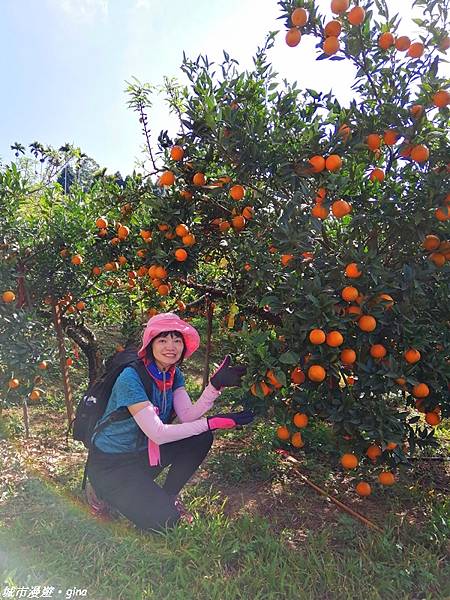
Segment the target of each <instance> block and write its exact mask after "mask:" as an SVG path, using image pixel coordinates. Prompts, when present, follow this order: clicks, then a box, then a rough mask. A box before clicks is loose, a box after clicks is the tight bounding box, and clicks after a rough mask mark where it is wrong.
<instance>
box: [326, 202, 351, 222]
mask: <svg viewBox="0 0 450 600" xmlns="http://www.w3.org/2000/svg"><path fill="white" fill-rule="evenodd" d="M351 210H352V207H351V206H350V204H349V203H348V202H346V201H345V200H336V201H335V202H333V204H332V205H331V212H332V213H333V215H334V216H335V217H336V218H337V219H342V217H345V215H348V214H350V212H351Z"/></svg>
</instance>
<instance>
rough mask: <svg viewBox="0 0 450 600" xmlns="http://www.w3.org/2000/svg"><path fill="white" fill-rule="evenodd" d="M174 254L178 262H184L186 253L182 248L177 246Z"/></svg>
mask: <svg viewBox="0 0 450 600" xmlns="http://www.w3.org/2000/svg"><path fill="white" fill-rule="evenodd" d="M174 255H175V258H176V259H177V261H178V262H184V261H185V260H186V259H187V257H188V253H187V252H186V250H185V249H184V248H177V249H176V250H175V252H174Z"/></svg>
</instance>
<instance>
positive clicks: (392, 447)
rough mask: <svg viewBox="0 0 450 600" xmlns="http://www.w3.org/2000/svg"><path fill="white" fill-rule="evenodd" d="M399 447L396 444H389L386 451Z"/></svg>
mask: <svg viewBox="0 0 450 600" xmlns="http://www.w3.org/2000/svg"><path fill="white" fill-rule="evenodd" d="M397 445H398V444H396V443H395V442H388V443H387V444H386V450H395V449H396V448H397Z"/></svg>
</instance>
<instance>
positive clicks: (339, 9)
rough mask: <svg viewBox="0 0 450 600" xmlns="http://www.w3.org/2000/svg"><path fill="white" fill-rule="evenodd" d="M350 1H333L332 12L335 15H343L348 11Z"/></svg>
mask: <svg viewBox="0 0 450 600" xmlns="http://www.w3.org/2000/svg"><path fill="white" fill-rule="evenodd" d="M349 5H350V0H331V12H332V13H334V14H335V15H342V14H343V13H345V11H346V10H348V7H349Z"/></svg>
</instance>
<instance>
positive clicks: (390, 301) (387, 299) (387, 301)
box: [376, 294, 394, 309]
mask: <svg viewBox="0 0 450 600" xmlns="http://www.w3.org/2000/svg"><path fill="white" fill-rule="evenodd" d="M381 301H383V306H384V308H386V309H388V308H392V307H393V306H394V298H393V297H392V296H390V295H389V294H379V295H378V296H377V299H376V303H377V304H378V303H379V302H381Z"/></svg>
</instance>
